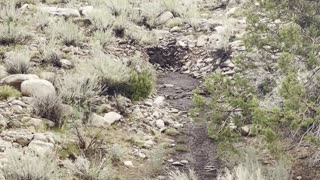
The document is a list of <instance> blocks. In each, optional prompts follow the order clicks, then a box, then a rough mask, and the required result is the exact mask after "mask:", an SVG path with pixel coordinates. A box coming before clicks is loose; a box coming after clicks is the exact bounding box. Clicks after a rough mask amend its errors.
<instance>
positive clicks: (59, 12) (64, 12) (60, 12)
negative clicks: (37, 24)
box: [37, 7, 80, 17]
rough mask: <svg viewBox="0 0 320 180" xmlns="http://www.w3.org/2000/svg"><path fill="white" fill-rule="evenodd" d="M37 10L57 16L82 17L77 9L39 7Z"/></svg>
mask: <svg viewBox="0 0 320 180" xmlns="http://www.w3.org/2000/svg"><path fill="white" fill-rule="evenodd" d="M37 9H38V10H39V11H41V12H44V13H49V14H52V15H56V16H66V17H80V13H79V11H78V10H77V9H71V8H58V7H37Z"/></svg>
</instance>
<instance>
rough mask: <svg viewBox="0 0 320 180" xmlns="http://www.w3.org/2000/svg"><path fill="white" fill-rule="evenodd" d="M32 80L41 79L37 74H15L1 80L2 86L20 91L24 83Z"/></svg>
mask: <svg viewBox="0 0 320 180" xmlns="http://www.w3.org/2000/svg"><path fill="white" fill-rule="evenodd" d="M32 79H39V77H38V76H37V75H35V74H14V75H10V76H7V77H5V78H3V79H1V80H0V84H3V85H9V86H13V87H15V88H17V89H20V85H21V83H22V82H24V81H27V80H32Z"/></svg>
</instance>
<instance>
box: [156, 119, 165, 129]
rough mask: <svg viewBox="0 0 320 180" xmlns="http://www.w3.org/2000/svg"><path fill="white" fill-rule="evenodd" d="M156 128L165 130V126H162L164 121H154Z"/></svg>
mask: <svg viewBox="0 0 320 180" xmlns="http://www.w3.org/2000/svg"><path fill="white" fill-rule="evenodd" d="M156 126H157V127H158V128H159V129H163V128H165V127H166V126H165V124H164V121H163V120H162V119H159V120H156Z"/></svg>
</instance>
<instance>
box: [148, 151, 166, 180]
mask: <svg viewBox="0 0 320 180" xmlns="http://www.w3.org/2000/svg"><path fill="white" fill-rule="evenodd" d="M165 154H166V153H165V149H164V148H163V147H158V148H156V149H154V150H153V151H152V152H151V153H150V155H149V157H150V159H149V162H148V164H147V166H146V173H147V175H148V176H156V175H158V174H160V173H161V172H162V171H163V166H162V163H163V158H164V156H165Z"/></svg>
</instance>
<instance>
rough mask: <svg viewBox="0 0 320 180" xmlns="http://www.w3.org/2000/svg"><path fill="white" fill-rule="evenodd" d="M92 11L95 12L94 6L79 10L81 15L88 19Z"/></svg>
mask: <svg viewBox="0 0 320 180" xmlns="http://www.w3.org/2000/svg"><path fill="white" fill-rule="evenodd" d="M92 11H93V6H84V7H80V8H79V12H80V14H81V15H83V16H85V17H88V16H89V14H90V13H91V12H92Z"/></svg>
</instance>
